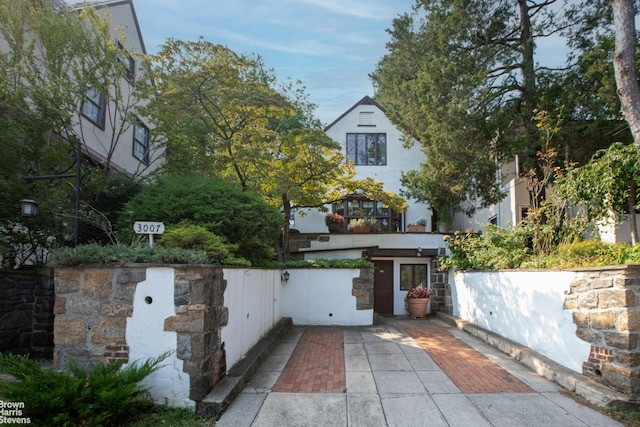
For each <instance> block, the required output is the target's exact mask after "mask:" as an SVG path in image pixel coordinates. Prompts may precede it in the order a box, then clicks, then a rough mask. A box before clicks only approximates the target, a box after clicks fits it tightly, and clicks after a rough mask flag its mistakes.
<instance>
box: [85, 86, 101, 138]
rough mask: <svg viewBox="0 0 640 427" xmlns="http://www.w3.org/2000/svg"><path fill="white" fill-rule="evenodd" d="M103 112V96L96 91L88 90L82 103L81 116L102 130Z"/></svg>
mask: <svg viewBox="0 0 640 427" xmlns="http://www.w3.org/2000/svg"><path fill="white" fill-rule="evenodd" d="M105 110H106V101H105V99H104V96H102V94H101V93H100V92H98V91H97V90H95V89H93V88H90V89H89V90H88V91H87V96H86V98H85V99H84V102H83V103H82V115H83V116H85V117H86V118H87V119H89V120H90V121H91V122H92V123H93V124H95V125H96V126H98V127H99V128H100V129H104V117H105Z"/></svg>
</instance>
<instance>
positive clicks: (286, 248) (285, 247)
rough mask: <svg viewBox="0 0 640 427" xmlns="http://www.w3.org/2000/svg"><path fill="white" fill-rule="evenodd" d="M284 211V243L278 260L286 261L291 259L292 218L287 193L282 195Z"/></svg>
mask: <svg viewBox="0 0 640 427" xmlns="http://www.w3.org/2000/svg"><path fill="white" fill-rule="evenodd" d="M282 211H283V212H284V227H282V245H281V251H280V253H278V261H280V262H285V261H286V260H288V259H289V229H290V223H289V218H291V202H290V201H289V198H288V197H287V195H286V194H283V195H282Z"/></svg>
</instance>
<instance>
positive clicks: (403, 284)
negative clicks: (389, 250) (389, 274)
mask: <svg viewBox="0 0 640 427" xmlns="http://www.w3.org/2000/svg"><path fill="white" fill-rule="evenodd" d="M420 285H422V287H423V288H426V287H427V286H428V283H427V264H400V290H401V291H408V290H409V289H410V288H415V287H416V286H420Z"/></svg>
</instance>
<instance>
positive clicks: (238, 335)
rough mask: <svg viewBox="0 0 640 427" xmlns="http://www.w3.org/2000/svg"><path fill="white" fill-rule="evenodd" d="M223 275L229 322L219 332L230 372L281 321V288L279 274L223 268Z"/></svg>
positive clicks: (225, 304) (247, 269)
mask: <svg viewBox="0 0 640 427" xmlns="http://www.w3.org/2000/svg"><path fill="white" fill-rule="evenodd" d="M223 272H224V273H223V274H224V279H225V280H226V282H227V288H226V290H225V292H224V306H225V307H227V308H228V310H229V321H228V323H227V326H225V327H223V328H222V342H223V343H224V345H225V350H226V353H227V369H230V368H231V367H232V366H233V365H234V364H235V363H236V362H238V361H239V360H241V359H242V358H243V357H245V355H246V354H247V352H248V351H249V350H250V349H251V347H253V346H254V345H255V344H257V343H258V341H260V338H262V337H263V336H264V335H265V334H266V333H267V332H268V331H269V330H270V329H271V328H272V327H273V326H274V325H275V324H276V323H278V321H279V320H280V319H281V318H282V309H281V307H282V301H281V300H282V298H281V295H282V289H283V285H282V283H281V281H280V272H279V271H278V270H262V269H253V268H251V269H249V268H225V269H224V270H223Z"/></svg>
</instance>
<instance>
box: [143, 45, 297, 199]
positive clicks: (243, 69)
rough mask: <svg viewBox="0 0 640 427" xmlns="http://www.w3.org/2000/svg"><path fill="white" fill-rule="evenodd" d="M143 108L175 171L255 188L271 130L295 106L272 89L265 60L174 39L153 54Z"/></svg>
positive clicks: (268, 151) (269, 154)
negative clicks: (227, 180) (263, 62)
mask: <svg viewBox="0 0 640 427" xmlns="http://www.w3.org/2000/svg"><path fill="white" fill-rule="evenodd" d="M148 65H149V69H148V72H147V73H145V80H144V82H142V84H141V88H142V89H143V90H144V93H145V95H146V97H148V99H149V102H148V104H147V105H146V106H145V107H144V108H143V109H142V111H144V113H145V114H146V115H148V116H149V117H151V118H152V119H153V121H154V123H156V124H157V127H156V129H155V131H156V132H158V133H159V134H161V135H162V136H163V137H164V138H165V139H166V141H167V144H168V145H167V170H168V172H169V173H170V174H174V175H180V174H184V173H187V174H191V173H199V174H201V175H216V176H219V177H222V178H225V179H230V180H233V181H235V182H238V183H239V185H240V186H241V187H242V188H243V189H245V190H247V189H252V188H253V189H255V187H254V186H253V183H252V178H253V177H255V176H256V174H257V171H259V170H260V168H261V167H263V166H265V165H268V162H269V160H270V158H271V157H272V155H273V153H274V151H275V148H274V147H275V145H274V144H275V140H276V139H277V136H278V135H277V132H275V131H274V130H273V129H271V128H270V127H269V124H270V121H271V120H274V119H275V120H277V119H279V118H280V117H281V116H282V115H283V114H284V113H285V112H286V111H287V110H289V109H291V106H290V105H289V104H288V103H287V102H286V101H285V100H284V99H283V97H282V96H281V95H280V94H279V93H278V92H277V91H275V90H273V89H272V88H271V87H270V86H269V82H270V81H271V80H272V77H271V76H270V75H269V74H267V73H266V72H265V71H264V70H263V66H262V63H261V61H260V60H259V59H251V58H248V57H246V56H242V55H237V54H235V53H234V52H233V51H231V50H230V49H228V48H226V47H224V46H221V45H217V44H213V43H210V42H207V41H205V40H203V39H202V38H201V39H199V40H198V41H195V42H189V41H182V40H175V39H169V40H167V41H166V42H165V43H164V45H163V46H162V47H161V49H160V52H158V53H157V54H156V55H151V56H149V57H148Z"/></svg>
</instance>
